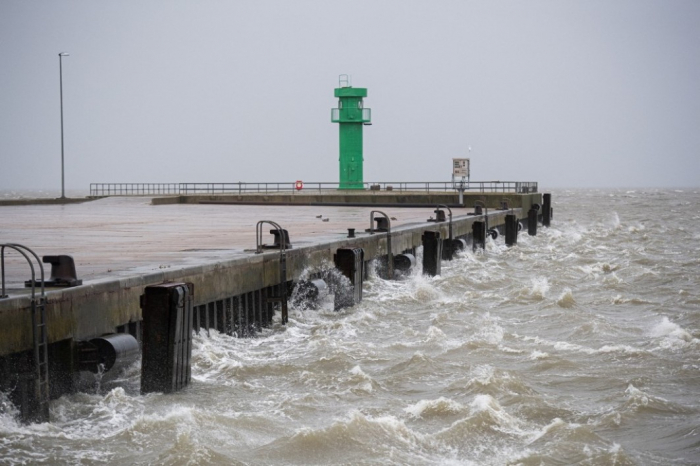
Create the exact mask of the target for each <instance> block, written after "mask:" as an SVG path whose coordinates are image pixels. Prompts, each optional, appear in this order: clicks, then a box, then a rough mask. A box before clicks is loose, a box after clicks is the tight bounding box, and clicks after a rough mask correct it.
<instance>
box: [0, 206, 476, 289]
mask: <svg viewBox="0 0 700 466" xmlns="http://www.w3.org/2000/svg"><path fill="white" fill-rule="evenodd" d="M372 210H376V208H373V207H330V206H293V207H290V206H247V205H192V204H174V205H160V206H154V205H151V199H150V198H143V197H139V198H128V197H111V198H105V199H99V200H95V201H92V202H87V203H81V204H67V205H23V206H0V243H3V244H4V243H19V244H22V245H24V246H27V247H29V248H31V249H32V250H34V251H35V252H36V253H37V255H38V256H39V257H42V256H44V255H54V254H67V255H71V256H73V258H74V260H75V265H76V270H77V274H78V278H80V279H82V280H83V283H84V284H86V283H88V282H89V281H91V280H95V279H104V278H109V277H115V278H116V277H120V276H129V275H133V274H137V273H147V272H150V271H154V270H159V269H167V268H171V267H179V266H188V265H195V264H200V263H209V262H215V261H219V260H222V259H232V258H235V257H239V256H242V255H247V254H252V252H253V250H254V249H255V247H256V238H255V228H256V224H257V222H258V221H260V220H272V221H274V222H277V223H279V224H280V225H281V226H282V228H285V229H287V230H288V231H289V235H290V241H291V242H292V245H293V246H297V245H298V246H302V245H310V244H314V243H317V242H321V241H324V240H333V239H340V238H344V237H346V236H347V229H348V228H355V229H356V234H357V235H358V236H359V235H364V234H365V233H364V230H365V229H366V228H369V226H370V212H371V211H372ZM380 210H382V211H383V212H385V213H386V214H387V215H389V216H390V217H393V218H394V219H393V220H392V228H397V227H400V226H402V225H407V224H415V223H425V222H426V220H427V219H428V218H429V217H431V216H434V213H433V210H434V209H429V208H400V207H395V208H392V207H384V208H381V209H380ZM458 210H459V211H457V210H455V209H453V212H454V214H455V216H457V215H464V214H466V213H467V212H468V211H470V210H471V209H458ZM318 216H321V217H320V218H319V217H318ZM324 219H327V221H323V220H324ZM270 228H271V227H270V226H269V225H264V229H263V232H264V234H263V242H264V243H268V244H271V243H272V242H273V236H272V235H271V234H269V230H270ZM45 267H46V275H47V278H48V275H49V274H50V265H49V264H46V265H45ZM5 268H6V281H7V283H8V285H9V286H11V287H17V286H18V285H19V284H21V283H22V282H23V281H24V280H27V279H29V278H30V270H29V267H28V266H27V265H26V262H25V261H24V259H23V258H22V257H21V256H19V255H18V254H17V253H15V252H13V251H10V250H6V259H5Z"/></svg>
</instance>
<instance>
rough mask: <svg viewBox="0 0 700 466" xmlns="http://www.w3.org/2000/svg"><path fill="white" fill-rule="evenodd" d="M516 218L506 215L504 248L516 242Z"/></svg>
mask: <svg viewBox="0 0 700 466" xmlns="http://www.w3.org/2000/svg"><path fill="white" fill-rule="evenodd" d="M518 225H519V224H518V218H517V217H516V216H515V215H514V214H508V215H506V246H513V245H514V244H517V242H518Z"/></svg>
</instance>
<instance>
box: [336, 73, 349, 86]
mask: <svg viewBox="0 0 700 466" xmlns="http://www.w3.org/2000/svg"><path fill="white" fill-rule="evenodd" d="M338 87H352V85H351V84H350V75H347V74H341V75H340V76H338Z"/></svg>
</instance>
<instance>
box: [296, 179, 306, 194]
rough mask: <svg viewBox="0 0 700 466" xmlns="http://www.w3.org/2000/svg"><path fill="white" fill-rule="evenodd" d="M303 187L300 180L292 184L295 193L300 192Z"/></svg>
mask: <svg viewBox="0 0 700 466" xmlns="http://www.w3.org/2000/svg"><path fill="white" fill-rule="evenodd" d="M303 187H304V182H303V181H301V180H297V182H296V183H294V189H296V190H297V191H301V189H302V188H303Z"/></svg>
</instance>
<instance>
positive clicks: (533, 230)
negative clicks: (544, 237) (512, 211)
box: [527, 209, 537, 236]
mask: <svg viewBox="0 0 700 466" xmlns="http://www.w3.org/2000/svg"><path fill="white" fill-rule="evenodd" d="M527 234H528V235H530V236H537V210H535V209H530V210H528V211H527Z"/></svg>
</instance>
